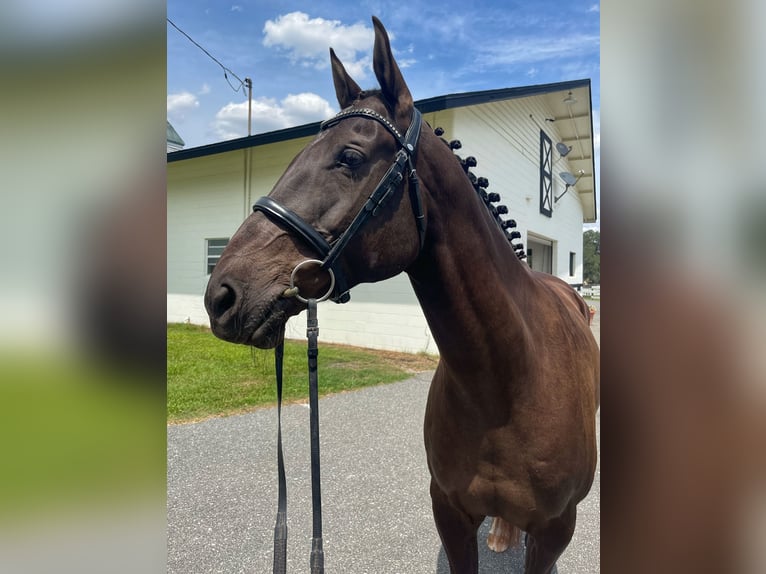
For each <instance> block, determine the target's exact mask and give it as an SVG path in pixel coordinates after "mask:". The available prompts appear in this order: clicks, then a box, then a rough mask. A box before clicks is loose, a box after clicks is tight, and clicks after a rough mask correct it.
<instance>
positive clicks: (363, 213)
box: [253, 107, 426, 303]
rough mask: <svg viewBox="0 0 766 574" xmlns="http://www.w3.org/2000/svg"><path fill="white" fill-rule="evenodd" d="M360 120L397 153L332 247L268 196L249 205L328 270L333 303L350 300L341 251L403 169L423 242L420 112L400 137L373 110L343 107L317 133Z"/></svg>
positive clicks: (390, 190) (414, 113)
mask: <svg viewBox="0 0 766 574" xmlns="http://www.w3.org/2000/svg"><path fill="white" fill-rule="evenodd" d="M354 117H362V118H367V119H371V120H375V121H377V122H378V123H380V124H381V125H382V126H383V127H385V128H386V130H388V131H389V132H390V133H391V135H393V136H394V139H396V142H397V144H398V145H399V150H398V151H397V152H396V155H395V156H394V162H393V164H392V165H391V167H389V168H388V171H387V172H386V174H385V175H384V176H383V178H382V179H381V180H380V182H379V183H378V185H377V186H376V187H375V189H374V190H373V192H372V193H371V194H370V196H369V198H368V199H367V201H366V202H365V204H364V206H363V207H362V208H361V209H360V210H359V213H357V215H356V217H354V219H353V220H352V221H351V223H350V224H349V226H348V228H346V230H345V231H344V232H343V234H342V235H341V236H340V237H339V238H338V239H337V240H335V241H334V242H333V243H332V244H331V243H329V242H328V241H327V240H326V239H325V238H324V237H323V236H322V234H320V233H319V232H318V231H317V230H316V229H314V228H313V227H312V226H311V225H310V224H308V223H306V222H305V221H304V220H303V219H302V218H301V217H300V216H299V215H298V214H297V213H295V212H294V211H291V210H290V209H288V208H286V207H284V206H282V205H280V204H279V203H278V202H277V201H275V200H274V199H272V198H270V197H261V198H259V199H258V200H257V201H256V202H255V205H253V211H254V212H256V211H260V212H262V213H264V214H265V215H266V216H267V217H268V218H269V219H271V220H272V221H273V222H274V223H277V224H279V225H282V226H284V227H287V228H288V229H289V230H290V231H292V232H294V233H295V234H296V235H298V236H299V237H301V239H303V240H304V241H305V242H306V243H307V244H308V245H310V246H311V247H312V248H314V249H315V250H316V251H317V252H318V253H319V255H320V257H321V258H322V261H321V267H322V269H327V270H330V271H332V273H333V274H334V277H335V286H334V288H333V289H332V292H331V294H330V298H331V299H332V300H333V301H335V302H336V303H346V302H348V301H349V299H350V298H351V295H350V293H349V287H348V282H347V280H346V278H345V275H344V273H343V271H342V269H341V266H340V264H339V262H338V258H339V257H340V254H341V252H342V251H343V249H344V248H345V247H346V245H347V244H348V242H349V241H350V240H351V238H352V237H353V236H354V235H355V234H356V232H357V231H358V230H359V228H360V227H361V226H362V224H363V223H364V222H365V221H367V219H369V218H370V216H374V215H377V213H378V209H379V208H380V207H381V206H382V205H383V203H384V202H385V201H386V199H388V197H389V196H390V195H391V194H392V193H393V192H394V191H396V190H397V189H398V188H399V186H400V185H401V183H402V181H403V180H404V170H405V168H406V169H407V170H408V179H409V183H410V185H409V191H410V200H411V203H412V210H413V212H414V215H415V223H416V225H417V228H418V236H419V239H420V247H421V248H422V247H423V242H424V240H425V233H426V228H425V216H424V215H423V202H422V200H421V197H420V186H419V182H418V176H417V172H416V171H415V151H416V149H417V143H418V138H419V137H420V126H421V123H422V117H421V114H420V112H419V111H418V110H417V109H416V108H413V109H412V120H411V122H410V126H409V128H408V129H407V132H406V133H405V134H404V136H402V134H401V133H400V132H399V130H398V129H397V128H396V126H395V125H394V124H393V123H392V122H391V121H390V120H388V119H387V118H386V117H384V116H382V115H381V114H379V113H378V112H376V111H375V110H371V109H369V108H354V107H350V108H346V109H345V110H342V111H341V112H340V113H338V114H337V115H336V116H335V117H332V118H330V119H329V120H327V121H325V122H322V124H321V125H320V128H319V129H320V131H324V130H326V129H329V128H331V127H333V126H334V125H336V124H338V123H340V122H341V121H343V120H345V119H348V118H354Z"/></svg>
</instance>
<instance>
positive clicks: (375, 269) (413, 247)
mask: <svg viewBox="0 0 766 574" xmlns="http://www.w3.org/2000/svg"><path fill="white" fill-rule="evenodd" d="M373 24H374V28H375V45H374V56H373V68H374V71H375V76H376V77H377V79H378V82H379V84H380V89H379V90H377V89H376V90H373V91H364V90H362V89H361V88H360V87H359V85H358V84H357V83H356V82H355V81H354V80H353V79H352V78H351V77H350V76H349V75H348V73H347V72H346V69H345V68H344V66H343V64H342V63H341V62H340V60H339V59H338V58H337V57H336V55H335V53H334V52H333V50H332V49H331V50H330V60H331V63H332V75H333V83H334V85H335V92H336V96H337V98H338V103H339V105H340V108H341V112H340V113H339V114H338V115H337V116H335V118H332V119H330V120H328V121H326V122H324V123H323V124H322V129H321V130H320V132H319V134H318V135H317V136H316V138H315V139H314V140H313V141H312V142H311V143H309V144H308V145H307V146H306V147H305V148H304V149H303V150H302V151H301V152H300V153H299V154H298V155H297V156H296V157H295V159H293V161H292V162H291V163H290V165H289V166H288V168H287V170H286V171H285V173H284V174H283V175H282V176H281V178H280V179H279V180H278V181H277V183H276V185H275V186H274V188H273V189H272V191H271V192H270V193H269V195H268V197H267V198H261V199H260V200H258V202H256V205H255V206H254V211H253V213H252V214H251V215H250V216H249V217H248V218H247V219H246V220H245V221H244V222H243V223H242V225H241V226H240V228H239V229H238V230H237V232H236V233H235V234H234V236H233V237H232V238H231V240H230V241H229V244H228V246H227V247H226V248H225V250H224V252H223V254H222V255H221V258H220V260H219V261H218V263H217V264H216V266H215V269H214V270H213V273H212V274H211V276H210V281H209V283H208V286H207V290H206V293H205V307H206V309H207V312H208V315H209V316H210V324H211V328H212V330H213V333H214V334H215V335H216V336H218V337H220V338H221V339H224V340H227V341H231V342H236V343H243V344H248V345H253V346H256V347H260V348H269V347H273V346H274V345H275V344H276V343H277V341H278V339H279V336H280V333H281V332H282V329H283V326H284V324H285V322H286V321H287V319H288V318H289V317H290V316H292V315H296V314H298V313H299V312H300V311H301V310H302V309H303V308H305V305H304V302H305V298H308V297H314V298H319V297H321V296H322V294H324V293H327V294H328V295H330V294H332V296H333V298H334V299H335V300H336V301H340V302H342V301H344V300H347V298H348V295H347V292H348V290H349V289H350V288H351V287H353V286H354V285H357V284H359V283H362V282H374V281H379V280H382V279H386V278H389V277H392V276H394V275H396V274H398V273H400V272H401V271H403V270H405V269H406V268H407V267H408V266H409V265H410V264H411V263H412V262H413V261H414V260H415V259H416V258H417V256H418V253H419V250H420V247H421V245H422V241H423V235H424V230H425V216H424V213H423V211H422V209H423V208H422V207H421V202H420V197H419V192H418V191H417V187H418V185H417V179H416V175H415V170H414V167H415V154H416V149H415V148H416V146H417V140H418V133H419V130H420V124H421V119H420V114H419V112H417V111H416V110H415V108H414V105H413V100H412V96H411V94H410V91H409V89H408V88H407V85H406V84H405V82H404V79H403V77H402V74H401V71H400V69H399V66H398V65H397V64H396V61H395V60H394V58H393V55H392V53H391V45H390V42H389V38H388V35H387V33H386V31H385V29H384V28H383V25H382V24H381V23H380V21H379V20H378V19H377V18H375V17H373ZM406 189H409V193H407V191H405V190H406ZM413 213H414V216H413ZM307 260H313V261H314V263H309V264H306V261H307ZM319 261H322V264H320V263H319ZM333 285H335V286H333ZM291 286H294V287H295V288H297V289H295V288H294V289H293V290H292V294H294V293H295V291H298V292H299V294H300V296H299V297H295V296H289V294H290V293H291V291H290V287H291Z"/></svg>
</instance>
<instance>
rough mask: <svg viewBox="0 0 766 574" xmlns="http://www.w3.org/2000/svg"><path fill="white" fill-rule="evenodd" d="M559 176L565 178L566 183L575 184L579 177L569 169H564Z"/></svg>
mask: <svg viewBox="0 0 766 574" xmlns="http://www.w3.org/2000/svg"><path fill="white" fill-rule="evenodd" d="M559 176H560V177H561V179H563V180H564V183H566V184H567V185H574V184H575V183H577V178H576V177H575V176H573V175H572V174H571V173H569V172H568V171H562V172H561V173H560V174H559Z"/></svg>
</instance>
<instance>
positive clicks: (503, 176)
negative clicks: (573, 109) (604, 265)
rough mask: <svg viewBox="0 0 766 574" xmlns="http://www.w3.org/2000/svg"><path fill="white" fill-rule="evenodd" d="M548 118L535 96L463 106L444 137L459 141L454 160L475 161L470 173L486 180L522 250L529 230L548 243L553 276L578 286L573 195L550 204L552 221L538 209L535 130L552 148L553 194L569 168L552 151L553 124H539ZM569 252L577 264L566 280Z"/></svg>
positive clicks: (577, 209)
mask: <svg viewBox="0 0 766 574" xmlns="http://www.w3.org/2000/svg"><path fill="white" fill-rule="evenodd" d="M551 115H552V114H551V112H550V111H549V110H546V109H545V108H543V107H542V100H541V99H539V98H520V99H515V100H505V101H501V102H493V103H489V104H482V105H479V106H468V107H465V108H459V109H458V110H456V111H455V112H454V126H455V127H454V133H448V134H445V136H447V137H448V139H459V140H460V141H461V143H462V144H463V147H462V148H461V149H460V150H459V151H458V153H459V155H460V156H462V157H467V156H470V155H472V156H474V157H476V158H477V161H478V165H477V166H476V167H475V168H473V171H474V173H475V174H476V175H477V176H483V177H486V178H487V179H488V180H489V187H488V188H487V191H490V192H496V193H499V194H500V198H501V200H500V203H502V204H505V205H507V206H508V214H507V215H505V216H503V217H504V218H510V219H515V220H516V222H517V224H518V227H517V228H516V229H517V230H518V231H519V232H521V240H520V241H522V242H523V243H524V247H525V248H526V246H527V233H529V232H532V233H534V234H536V235H540V236H542V237H547V238H549V239H552V240H553V242H554V245H553V258H554V259H553V274H554V275H556V276H558V277H560V278H561V279H563V280H565V281H567V282H568V283H582V220H583V219H582V206H581V205H580V200H579V196H578V195H577V193H575V192H574V191H573V190H572V189H570V190H569V191H568V192H567V194H566V195H565V196H564V197H562V198H561V200H560V201H559V202H558V203H556V204H555V205H554V207H553V216H552V217H546V216H545V215H543V214H541V213H540V209H539V207H540V130H541V129H542V130H543V131H545V133H546V134H547V135H548V137H550V138H551V141H552V142H553V145H554V150H553V193H554V196H558V195H560V194H561V193H562V192H563V191H564V185H565V184H564V182H563V181H562V180H561V178H560V177H559V172H562V171H568V170H569V166H568V164H567V160H566V158H560V156H559V154H558V152H557V151H556V150H555V145H556V142H557V141H559V140H558V139H557V138H558V134H557V133H556V129H555V123H552V122H546V121H545V120H544V118H546V117H550V116H551ZM530 116H531V117H530ZM518 241H519V240H517V241H515V243H518ZM570 251H571V252H575V253H576V254H577V255H576V261H578V262H579V271H578V270H577V269H576V270H575V276H574V277H570V276H569V253H570Z"/></svg>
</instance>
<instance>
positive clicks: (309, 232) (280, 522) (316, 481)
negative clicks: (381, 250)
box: [253, 107, 426, 574]
mask: <svg viewBox="0 0 766 574" xmlns="http://www.w3.org/2000/svg"><path fill="white" fill-rule="evenodd" d="M352 117H362V118H367V119H372V120H375V121H377V122H379V123H380V124H381V125H382V126H384V127H385V128H386V129H387V130H388V131H389V132H390V133H391V135H393V136H394V138H395V139H396V142H397V144H398V145H399V149H398V150H397V152H396V156H395V157H394V162H393V164H392V165H391V166H390V167H389V168H388V170H387V171H386V174H385V175H384V176H383V177H382V178H381V180H380V182H379V183H378V185H377V186H376V187H375V189H374V190H373V192H372V193H371V194H370V196H369V198H368V199H367V201H366V202H365V204H364V206H363V207H362V208H361V209H360V210H359V212H358V213H357V214H356V216H355V217H354V219H353V220H352V221H351V223H350V224H349V226H348V227H347V228H346V230H345V231H344V232H343V234H342V235H341V236H340V237H339V238H338V239H337V240H336V241H334V242H333V243H332V244H330V243H329V242H328V241H327V240H326V239H325V238H324V237H323V236H322V235H321V234H320V233H319V232H318V231H317V230H316V229H314V228H313V227H312V226H311V225H310V224H308V223H306V222H305V221H304V220H303V219H302V218H301V217H300V216H299V215H298V214H297V213H295V212H294V211H291V210H290V209H287V208H286V207H284V206H282V205H280V204H279V203H278V202H277V201H275V200H274V199H272V198H270V197H261V198H260V199H258V201H256V202H255V205H253V212H256V211H260V212H262V213H264V214H265V215H266V216H267V217H268V218H269V219H270V220H272V221H273V222H274V223H277V224H279V225H282V226H284V227H287V229H289V230H291V231H293V232H294V233H296V234H297V235H298V236H299V237H301V238H302V239H303V240H304V241H305V242H306V243H308V244H309V245H310V246H311V247H313V248H314V249H315V250H316V251H317V252H318V253H319V254H320V256H321V257H322V258H323V259H322V260H321V261H320V260H318V259H306V260H304V261H302V262H300V263H298V265H296V266H295V269H293V272H292V273H291V275H290V288H289V289H287V290H285V293H284V294H283V296H285V297H296V298H297V299H298V300H299V301H301V302H302V303H304V304H306V307H307V311H308V315H307V319H308V321H307V323H308V324H307V330H306V336H307V338H308V360H309V407H310V429H311V494H312V500H311V503H312V514H313V533H312V539H311V556H310V565H311V572H312V574H323V573H324V550H323V548H322V497H321V488H320V476H319V408H318V407H319V405H318V395H319V394H318V381H317V356H318V350H317V338H318V336H319V324H318V321H317V315H316V305H317V303H318V301H322V300H324V299H327V298H331V299H332V300H333V301H335V302H336V303H346V302H347V301H348V300H349V299H350V298H351V296H350V294H349V288H348V282H347V281H346V278H345V275H344V274H343V271H342V270H341V268H340V265H339V263H338V258H339V256H340V254H341V252H342V251H343V249H344V248H345V247H346V246H347V245H348V242H349V241H350V240H351V238H352V237H353V236H354V235H355V234H356V232H357V231H358V230H359V228H360V227H361V226H362V225H363V224H364V222H365V221H367V220H368V219H369V218H370V217H372V216H375V215H377V213H378V209H379V208H380V207H381V206H382V205H383V203H384V202H385V201H386V199H388V197H389V196H390V195H391V194H392V193H393V192H394V191H396V190H397V189H398V188H399V186H400V185H401V184H402V181H403V180H404V170H405V168H406V169H407V170H408V181H409V191H410V202H411V203H412V210H413V212H414V215H415V223H416V225H417V229H418V237H419V240H420V245H419V249H422V248H423V243H424V241H425V233H426V228H425V216H424V215H423V203H422V200H421V197H420V185H419V182H418V176H417V172H416V170H415V158H414V156H415V151H416V148H417V143H418V138H419V137H420V126H421V123H422V117H421V114H420V112H419V111H418V110H417V109H415V108H413V110H412V120H411V121H410V126H409V127H408V128H407V132H406V133H405V134H404V136H402V135H401V133H400V132H399V130H398V129H396V126H395V125H394V124H393V123H391V122H390V121H389V120H388V119H387V118H385V117H384V116H382V115H380V114H379V113H378V112H376V111H374V110H371V109H369V108H354V107H350V108H346V109H345V110H343V111H341V112H340V113H338V114H337V115H336V116H335V117H333V118H330V119H329V120H327V121H325V122H323V123H322V124H321V125H320V128H319V129H320V131H324V130H326V129H329V128H331V127H332V126H334V125H336V124H338V123H340V122H341V121H343V120H345V119H347V118H352ZM307 264H309V265H311V264H315V265H319V267H320V268H321V269H324V270H326V271H327V272H328V274H329V275H330V287H329V289H328V291H327V293H326V294H325V295H324V296H322V297H320V298H319V299H314V298H308V299H306V298H304V297H302V296H301V295H300V290H299V289H298V288H297V287H296V286H295V278H296V273H297V271H298V270H299V269H300V268H301V267H303V266H304V265H307ZM274 356H275V367H276V379H277V473H278V503H277V520H276V524H275V526H274V569H273V571H274V574H284V573H285V571H286V567H287V482H286V478H285V466H284V455H283V452H282V362H283V357H284V331H282V333H281V335H280V337H279V342H278V343H277V346H276V348H275V355H274Z"/></svg>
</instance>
